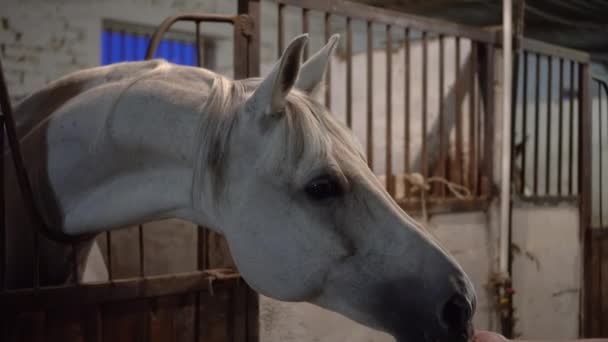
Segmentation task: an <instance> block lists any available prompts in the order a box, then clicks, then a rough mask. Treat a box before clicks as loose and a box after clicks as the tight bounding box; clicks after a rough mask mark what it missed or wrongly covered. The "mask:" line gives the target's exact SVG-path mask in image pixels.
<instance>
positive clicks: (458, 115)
mask: <svg viewBox="0 0 608 342" xmlns="http://www.w3.org/2000/svg"><path fill="white" fill-rule="evenodd" d="M454 44H456V46H455V50H456V53H455V54H454V58H455V59H454V65H455V66H456V67H455V68H454V72H455V73H456V74H455V75H454V85H455V88H454V92H455V96H454V111H455V112H454V116H455V119H456V120H455V125H454V128H455V130H456V132H455V133H456V156H455V158H454V160H455V164H456V179H455V181H456V182H457V183H458V184H462V183H463V182H462V180H463V178H464V177H463V174H462V173H463V172H462V169H463V168H462V106H461V104H460V98H461V97H462V96H463V95H462V89H461V84H460V83H461V82H459V78H460V37H456V38H455V42H454Z"/></svg>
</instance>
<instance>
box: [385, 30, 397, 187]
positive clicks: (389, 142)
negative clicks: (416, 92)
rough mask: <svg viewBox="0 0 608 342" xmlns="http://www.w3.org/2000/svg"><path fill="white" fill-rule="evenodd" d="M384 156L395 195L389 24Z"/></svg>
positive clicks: (387, 33) (391, 46) (386, 173)
mask: <svg viewBox="0 0 608 342" xmlns="http://www.w3.org/2000/svg"><path fill="white" fill-rule="evenodd" d="M385 54H386V89H385V91H386V156H385V163H386V166H385V170H386V171H385V177H386V188H387V190H388V193H389V194H390V195H392V196H394V195H395V188H394V182H393V98H392V97H393V92H392V88H393V87H392V85H393V78H392V74H393V58H392V56H393V37H392V32H391V25H386V50H385Z"/></svg>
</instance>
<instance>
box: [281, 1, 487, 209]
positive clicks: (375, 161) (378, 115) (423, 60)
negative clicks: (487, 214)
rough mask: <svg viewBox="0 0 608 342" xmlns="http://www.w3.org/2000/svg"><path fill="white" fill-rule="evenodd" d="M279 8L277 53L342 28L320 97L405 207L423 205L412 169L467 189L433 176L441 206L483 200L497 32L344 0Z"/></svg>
mask: <svg viewBox="0 0 608 342" xmlns="http://www.w3.org/2000/svg"><path fill="white" fill-rule="evenodd" d="M276 13H277V27H278V30H277V38H276V39H277V46H278V53H279V54H280V53H281V52H282V51H283V49H284V47H285V43H286V41H287V38H289V37H290V36H293V35H295V34H298V33H300V32H309V33H310V34H311V35H312V37H311V39H312V41H315V40H319V41H323V42H324V41H327V40H328V39H329V37H330V35H331V34H333V33H335V32H339V33H341V35H342V40H341V42H342V43H341V47H340V48H339V51H338V54H337V55H338V57H337V58H336V59H334V61H333V63H332V65H331V66H330V69H329V70H328V72H327V76H326V84H325V92H324V94H322V96H321V97H320V100H321V101H322V102H324V103H325V105H326V106H327V107H329V108H330V109H331V111H332V112H333V113H334V114H335V115H336V116H337V117H338V118H339V119H340V120H342V121H343V122H344V123H345V124H346V125H347V126H348V127H350V128H351V129H353V131H354V132H355V134H356V135H357V137H358V138H359V140H360V141H362V142H363V144H364V149H365V151H366V153H367V158H368V162H369V165H370V167H371V168H372V169H373V170H374V172H375V173H376V174H377V175H378V176H379V177H380V179H381V180H383V181H384V183H385V185H386V187H387V190H388V191H389V193H390V194H391V195H393V196H394V197H395V198H396V199H397V200H398V201H399V203H400V204H401V205H402V206H404V207H406V208H408V209H410V210H412V209H414V210H415V209H418V208H419V207H420V203H419V202H420V197H419V193H418V192H416V190H417V189H416V188H414V187H413V186H412V184H411V182H410V181H409V178H408V177H409V176H410V175H412V173H420V174H421V175H422V176H423V177H424V178H425V179H427V180H428V179H434V178H440V179H443V180H445V181H447V182H451V183H454V184H457V185H461V186H464V187H466V188H468V189H469V190H470V192H471V196H468V197H466V198H461V197H458V196H455V195H454V194H453V193H452V192H451V191H450V190H449V188H448V187H447V186H445V185H444V183H440V182H438V183H433V184H431V186H432V188H431V190H430V192H429V193H428V194H427V196H426V201H427V202H428V203H429V204H431V205H435V207H441V206H442V205H444V206H445V205H447V206H450V207H453V206H454V205H456V206H459V207H471V206H474V205H475V204H476V203H477V204H480V203H482V205H483V203H484V202H485V201H484V199H485V198H487V197H488V195H489V193H490V189H489V183H490V180H491V178H492V160H491V159H492V158H491V156H492V151H491V148H484V147H485V146H492V145H493V143H492V142H493V136H494V133H493V129H494V125H493V113H494V96H493V90H492V84H493V81H494V74H493V62H494V61H493V55H494V43H495V36H494V34H492V33H491V32H489V31H484V30H480V29H474V28H471V27H467V26H463V25H457V24H453V23H444V22H435V21H427V20H422V19H421V18H418V17H413V16H409V15H406V14H402V13H396V12H390V11H386V10H382V9H378V8H373V7H368V6H363V5H359V4H356V3H349V2H342V1H331V2H328V1H316V0H309V1H290V0H278V1H277V9H276ZM286 22H288V23H289V24H290V25H286ZM294 22H296V23H298V22H299V23H301V30H300V32H293V23H294ZM296 25H298V24H296ZM308 54H309V51H308V50H307V51H306V52H305V57H307V56H308Z"/></svg>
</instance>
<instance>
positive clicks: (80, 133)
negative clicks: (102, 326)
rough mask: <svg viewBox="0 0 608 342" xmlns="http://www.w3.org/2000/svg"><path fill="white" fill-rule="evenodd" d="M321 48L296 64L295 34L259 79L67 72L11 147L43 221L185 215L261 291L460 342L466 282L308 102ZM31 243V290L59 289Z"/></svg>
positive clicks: (19, 269)
mask: <svg viewBox="0 0 608 342" xmlns="http://www.w3.org/2000/svg"><path fill="white" fill-rule="evenodd" d="M337 41H338V37H337V36H334V37H332V38H331V40H330V41H329V42H328V44H327V45H326V46H325V47H323V48H322V49H321V50H320V51H319V52H317V53H316V54H315V55H314V56H313V57H311V59H310V60H308V61H307V62H306V63H305V64H303V65H301V55H302V50H303V48H304V46H305V45H306V43H307V42H308V36H307V35H302V36H299V37H297V38H295V39H294V40H293V41H292V42H291V43H290V44H289V46H288V47H287V49H286V50H285V52H284V54H283V56H282V57H281V59H280V60H279V61H278V63H277V64H276V66H275V67H274V69H273V70H272V71H271V72H270V74H269V75H268V76H267V77H265V78H264V79H246V80H242V81H232V80H228V79H226V78H224V77H222V76H220V75H217V74H215V73H213V72H211V71H208V70H204V69H200V68H193V67H185V66H177V65H172V64H169V63H167V62H164V61H159V60H155V61H147V62H133V63H123V64H117V65H112V66H106V67H99V68H93V69H88V70H84V71H80V72H77V73H75V74H72V75H69V76H67V77H65V78H63V79H61V80H59V81H57V82H54V83H52V84H50V85H49V86H48V87H47V88H45V89H43V90H41V91H40V92H37V93H35V94H33V95H32V96H30V97H29V98H27V99H25V100H24V102H23V103H21V104H20V105H19V106H18V107H17V110H16V113H17V116H18V118H19V122H18V125H19V136H20V142H21V145H22V148H23V152H24V159H25V162H26V166H27V169H28V172H29V177H30V178H31V180H32V183H33V188H34V191H35V194H36V201H37V203H36V204H37V206H38V207H39V208H41V210H42V214H43V216H44V219H45V220H46V223H47V224H48V225H49V226H50V227H54V228H55V229H58V230H60V231H61V233H63V234H68V235H79V234H85V233H98V232H102V231H106V230H110V229H115V228H119V227H124V226H128V225H133V224H139V223H142V222H147V221H153V220H158V219H164V218H170V217H175V218H181V219H185V220H189V221H192V222H194V223H197V224H199V225H204V226H207V227H210V228H212V229H214V230H215V231H217V232H218V233H221V234H223V235H224V236H225V237H226V239H227V241H228V244H229V247H230V250H231V253H232V255H233V257H234V260H235V262H236V264H237V267H238V269H239V271H240V273H241V274H242V276H243V278H244V279H245V281H246V282H247V283H248V284H249V285H250V286H251V287H252V288H254V289H255V290H257V291H259V292H260V293H262V294H264V295H267V296H269V297H272V298H276V299H279V300H284V301H307V302H311V303H313V304H316V305H319V306H321V307H323V308H326V309H329V310H333V311H336V312H338V313H341V314H343V315H345V316H346V317H349V318H351V319H353V320H355V321H357V322H360V323H362V324H364V325H367V326H369V327H372V328H376V329H379V330H383V331H386V332H388V333H390V334H392V335H393V336H395V337H396V338H397V340H398V341H416V342H418V341H466V340H468V339H469V337H470V336H471V334H472V327H471V318H472V315H473V313H474V310H475V294H474V290H473V286H472V284H471V282H470V280H469V279H468V278H467V276H466V275H465V273H464V272H463V271H462V269H461V268H460V266H459V265H458V264H457V263H456V262H455V261H454V259H453V258H452V257H450V256H449V255H448V254H447V252H446V251H445V250H444V249H442V248H441V247H440V246H439V244H438V243H437V242H436V241H434V240H433V238H432V237H431V236H430V235H428V234H427V233H426V232H425V231H423V230H422V229H421V228H419V226H417V224H416V223H415V222H414V220H413V219H412V218H410V217H409V216H408V215H407V214H406V213H405V212H403V211H402V210H401V209H400V208H399V206H398V205H397V204H396V203H395V202H394V201H393V199H392V198H391V197H390V196H389V194H388V193H387V192H386V191H385V190H384V189H383V187H382V185H381V184H380V182H379V181H378V179H377V178H376V177H375V176H374V174H373V173H372V171H371V170H370V169H369V168H368V167H367V165H366V162H365V157H364V155H363V153H362V152H361V150H360V148H359V146H358V145H357V144H356V143H355V141H354V138H353V137H352V135H351V133H350V132H349V131H348V130H347V129H346V128H345V127H344V126H343V125H341V124H340V123H338V122H337V120H336V119H335V118H334V117H333V116H332V115H331V114H330V113H329V112H328V111H327V109H326V108H324V107H323V106H322V105H320V104H319V103H318V102H316V101H315V100H314V97H313V96H312V95H313V92H314V91H315V90H316V89H317V88H318V86H319V85H320V83H321V82H322V79H323V73H324V71H325V68H326V64H327V63H328V60H329V58H330V56H331V53H332V51H333V49H334V47H335V45H336V43H337ZM5 158H7V153H5ZM7 169H9V168H7ZM7 180H8V183H7V184H8V185H11V184H13V185H14V184H15V181H14V174H8V175H7ZM8 191H9V196H13V197H12V198H13V200H12V201H10V203H9V204H10V205H12V206H13V207H11V208H9V210H8V219H9V220H8V223H9V230H10V231H9V238H10V239H11V245H10V246H9V247H11V248H10V250H9V254H10V256H11V258H12V260H28V256H27V255H26V254H27V253H31V248H30V247H29V246H31V243H30V242H31V241H29V240H28V239H27V238H23V237H22V238H19V236H26V235H31V231H32V227H31V223H30V222H28V218H27V216H28V215H25V214H23V213H24V209H23V208H19V207H18V206H20V205H21V204H20V203H21V201H20V199H18V198H17V197H16V194H17V193H18V189H16V188H15V186H12V187H11V188H9V189H8ZM28 225H29V226H28ZM42 244H43V247H44V248H43V250H42V252H41V253H42V258H41V259H42V265H41V268H42V269H43V270H44V271H45V273H44V274H43V275H42V277H41V280H42V281H47V282H49V281H65V280H66V279H67V277H68V276H69V274H70V267H69V263H66V260H68V255H69V248H68V247H66V246H61V245H58V244H54V243H50V242H43V243H42ZM89 246H90V244H89ZM89 246H84V247H82V248H80V252H79V253H80V254H82V255H85V256H86V255H87V253H88V250H89ZM16 258H17V259H16ZM29 259H31V256H29ZM30 266H31V263H29V264H28V262H22V264H19V265H17V266H15V265H13V266H12V267H11V268H10V269H9V281H10V282H12V285H13V286H15V285H23V284H28V283H31V278H28V277H29V274H30V272H29V271H30V268H28V267H30Z"/></svg>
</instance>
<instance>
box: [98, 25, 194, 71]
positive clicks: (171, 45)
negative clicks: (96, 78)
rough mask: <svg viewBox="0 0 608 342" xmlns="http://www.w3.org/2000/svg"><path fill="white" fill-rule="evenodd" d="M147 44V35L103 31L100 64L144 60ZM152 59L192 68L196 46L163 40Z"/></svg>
mask: <svg viewBox="0 0 608 342" xmlns="http://www.w3.org/2000/svg"><path fill="white" fill-rule="evenodd" d="M149 43H150V37H149V35H147V34H140V33H131V32H125V31H123V30H121V31H116V30H111V29H104V30H103V32H102V34H101V64H102V65H107V64H112V63H118V62H126V61H141V60H144V58H145V55H146V49H147V48H148V44H149ZM154 57H155V58H164V59H166V60H168V61H170V62H173V63H177V64H184V65H192V66H194V65H196V44H195V43H194V42H190V41H185V40H178V39H163V40H161V42H160V44H159V46H158V48H157V49H156V53H155V55H154Z"/></svg>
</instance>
